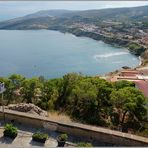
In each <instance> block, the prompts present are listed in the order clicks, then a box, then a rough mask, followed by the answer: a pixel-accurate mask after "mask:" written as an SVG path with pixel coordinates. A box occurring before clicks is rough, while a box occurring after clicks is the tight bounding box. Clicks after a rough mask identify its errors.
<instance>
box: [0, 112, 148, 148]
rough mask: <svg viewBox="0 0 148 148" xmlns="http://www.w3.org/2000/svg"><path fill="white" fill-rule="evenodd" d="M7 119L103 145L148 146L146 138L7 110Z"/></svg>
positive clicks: (0, 116) (0, 114)
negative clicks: (95, 141) (93, 140)
mask: <svg viewBox="0 0 148 148" xmlns="http://www.w3.org/2000/svg"><path fill="white" fill-rule="evenodd" d="M2 117H3V113H2V111H0V118H1V120H2ZM5 119H6V120H15V121H17V122H20V123H23V124H27V125H29V126H30V125H32V126H34V127H35V126H36V127H40V128H46V129H49V130H55V131H59V132H65V133H67V134H70V135H73V136H77V137H81V138H82V137H84V138H88V139H95V140H98V141H101V142H103V143H110V144H114V145H120V146H148V138H145V137H140V136H136V135H131V134H128V133H122V132H119V131H113V130H109V129H105V128H100V127H95V126H89V125H84V124H79V123H61V122H56V121H53V120H52V119H49V118H46V117H40V116H35V115H31V114H27V113H21V112H17V111H10V110H5Z"/></svg>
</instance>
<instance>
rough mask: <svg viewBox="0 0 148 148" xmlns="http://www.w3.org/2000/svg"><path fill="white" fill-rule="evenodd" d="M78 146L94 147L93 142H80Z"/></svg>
mask: <svg viewBox="0 0 148 148" xmlns="http://www.w3.org/2000/svg"><path fill="white" fill-rule="evenodd" d="M77 146H78V147H92V144H91V143H85V142H80V143H78V144H77Z"/></svg>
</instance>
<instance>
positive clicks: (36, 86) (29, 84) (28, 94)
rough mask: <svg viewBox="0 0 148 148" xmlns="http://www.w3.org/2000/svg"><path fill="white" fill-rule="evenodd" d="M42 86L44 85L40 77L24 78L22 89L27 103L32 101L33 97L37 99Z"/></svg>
mask: <svg viewBox="0 0 148 148" xmlns="http://www.w3.org/2000/svg"><path fill="white" fill-rule="evenodd" d="M42 87H43V85H42V83H41V82H40V81H39V79H38V78H31V79H26V80H24V81H23V83H22V89H21V94H22V97H23V101H24V100H26V101H27V103H32V102H33V99H35V98H36V97H37V95H38V94H37V92H38V90H40V89H41V88H42Z"/></svg>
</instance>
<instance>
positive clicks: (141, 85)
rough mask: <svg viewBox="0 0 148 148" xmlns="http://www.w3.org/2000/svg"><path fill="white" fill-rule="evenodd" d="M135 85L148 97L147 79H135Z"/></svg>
mask: <svg viewBox="0 0 148 148" xmlns="http://www.w3.org/2000/svg"><path fill="white" fill-rule="evenodd" d="M134 82H135V84H136V87H137V88H139V90H141V91H142V92H143V94H144V95H145V96H146V97H148V80H135V81H134Z"/></svg>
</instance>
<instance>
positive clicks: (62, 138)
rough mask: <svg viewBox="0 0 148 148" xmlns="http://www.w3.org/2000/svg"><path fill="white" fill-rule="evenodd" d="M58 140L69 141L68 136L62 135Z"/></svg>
mask: <svg viewBox="0 0 148 148" xmlns="http://www.w3.org/2000/svg"><path fill="white" fill-rule="evenodd" d="M58 139H59V140H60V141H66V140H67V139H68V136H67V134H61V135H60V136H59V137H58Z"/></svg>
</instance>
